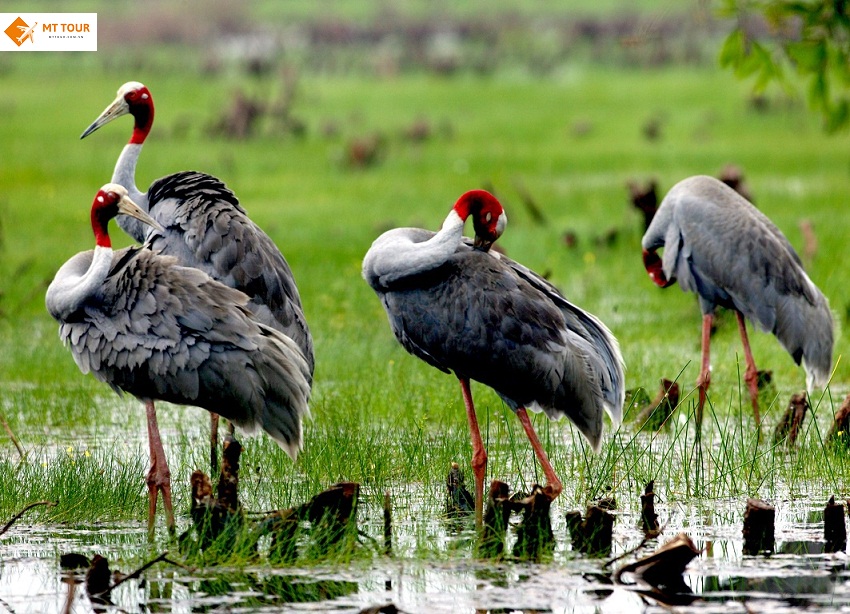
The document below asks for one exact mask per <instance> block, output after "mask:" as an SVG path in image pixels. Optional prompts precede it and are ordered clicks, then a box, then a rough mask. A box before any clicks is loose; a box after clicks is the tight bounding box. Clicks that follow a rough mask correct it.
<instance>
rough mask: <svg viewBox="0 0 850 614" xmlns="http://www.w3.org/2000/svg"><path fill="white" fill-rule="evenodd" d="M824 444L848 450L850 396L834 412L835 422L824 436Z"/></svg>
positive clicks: (849, 442)
mask: <svg viewBox="0 0 850 614" xmlns="http://www.w3.org/2000/svg"><path fill="white" fill-rule="evenodd" d="M826 442H827V443H831V444H833V445H840V446H843V447H845V448H850V394H848V395H847V396H846V397H844V400H843V401H842V402H841V407H839V408H838V411H837V412H835V420H834V421H833V423H832V426H831V427H829V432H828V433H827V434H826Z"/></svg>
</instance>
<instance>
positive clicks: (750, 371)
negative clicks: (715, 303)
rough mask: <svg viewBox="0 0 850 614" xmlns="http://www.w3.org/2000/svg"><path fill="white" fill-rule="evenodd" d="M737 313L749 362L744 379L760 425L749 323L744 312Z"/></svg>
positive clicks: (757, 379) (747, 361) (745, 354)
mask: <svg viewBox="0 0 850 614" xmlns="http://www.w3.org/2000/svg"><path fill="white" fill-rule="evenodd" d="M735 315H737V316H738V330H739V331H740V332H741V342H742V343H743V344H744V360H745V361H746V363H747V370H746V371H745V372H744V381H745V382H747V388H749V389H750V400H751V401H752V402H753V416H754V417H755V419H756V426H760V425H761V418H760V417H759V372H758V369H757V368H756V361H755V360H753V351H752V350H751V349H750V340H749V338H748V337H747V323H746V321H744V314H742V313H741V312H740V311H736V312H735Z"/></svg>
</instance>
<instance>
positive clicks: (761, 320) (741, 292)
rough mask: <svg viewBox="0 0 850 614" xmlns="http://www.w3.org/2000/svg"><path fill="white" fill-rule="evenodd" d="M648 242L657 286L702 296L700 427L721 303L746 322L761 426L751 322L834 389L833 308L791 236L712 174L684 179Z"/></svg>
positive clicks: (741, 325)
mask: <svg viewBox="0 0 850 614" xmlns="http://www.w3.org/2000/svg"><path fill="white" fill-rule="evenodd" d="M641 245H642V247H643V262H644V266H645V267H646V271H647V273H649V277H650V279H652V281H653V282H654V283H655V284H656V285H658V286H660V287H662V288H666V287H667V286H669V285H671V284H672V283H673V282H675V281H678V282H679V286H680V287H681V288H682V290H683V291H690V292H695V293H696V294H697V297H698V298H699V304H700V308H701V309H702V314H703V317H702V364H701V368H700V374H699V377H698V379H697V386H698V388H699V405H698V407H697V422H698V423H702V412H703V407H704V405H705V401H706V394H707V392H708V386H709V383H710V381H711V373H710V361H709V345H710V341H711V337H710V335H711V325H712V322H713V319H714V311H715V309H716V308H717V306H721V307H726V308H728V309H732V310H734V311H735V314H736V316H737V319H738V330H739V331H740V334H741V341H742V343H743V345H744V360H745V361H746V365H747V368H746V371H745V373H744V381H745V382H746V384H747V387H748V389H749V393H750V399H751V400H752V404H753V415H754V417H755V422H756V424H759V423H760V418H759V408H758V370H757V369H756V365H755V361H754V359H753V353H752V350H751V349H750V343H749V340H748V338H747V325H746V321H745V320H750V322H752V323H753V324H754V325H756V326H758V327H759V328H760V329H761V330H763V331H770V332H772V333H773V334H774V335H775V336H776V338H777V339H778V340H779V343H781V344H782V347H784V348H785V350H786V351H787V352H788V353H789V354H790V355H791V357H792V358H793V359H794V362H795V363H797V364H798V365H799V364H800V363H801V362H802V363H803V367H804V368H805V370H806V386H807V388H808V389H809V391H811V389H812V387H813V386H817V387H819V388H821V387H823V386H826V383H827V381H828V380H829V374H830V369H831V365H832V348H833V341H834V339H833V320H832V313H831V312H830V310H829V304H828V303H827V300H826V298H825V297H824V295H823V293H821V291H820V290H819V289H818V288H817V286H815V284H814V283H812V280H811V279H809V276H808V275H806V272H805V271H804V270H803V266H802V264H801V263H800V258H799V257H798V256H797V253H796V252H795V251H794V248H793V247H792V246H791V244H790V243H789V242H788V239H786V238H785V236H784V235H783V234H782V232H780V230H779V229H778V228H777V227H776V226H775V225H774V224H773V222H771V221H770V220H769V219H768V218H767V216H765V215H764V214H763V213H762V212H761V211H759V210H758V209H756V208H755V207H754V206H753V205H752V204H750V203H749V202H748V201H747V200H746V199H745V198H744V197H742V196H741V195H740V194H738V193H737V192H736V191H735V190H733V189H732V188H730V187H729V186H727V185H726V184H724V183H723V182H721V181H719V180H718V179H715V178H713V177H708V176H704V175H698V176H695V177H689V178H688V179H684V180H682V181H680V182H679V183H677V184H676V185H675V186H673V188H671V190H670V191H669V192H668V193H667V196H665V197H664V200H663V201H662V202H661V206H660V207H659V208H658V212H657V213H656V214H655V217H654V218H653V219H652V223H651V224H650V225H649V228H648V229H647V231H646V233H645V234H644V235H643V240H642V241H641ZM662 247H663V248H664V253H663V256H659V255H658V252H657V250H658V249H660V248H662Z"/></svg>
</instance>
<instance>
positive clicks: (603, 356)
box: [502, 256, 626, 424]
mask: <svg viewBox="0 0 850 614" xmlns="http://www.w3.org/2000/svg"><path fill="white" fill-rule="evenodd" d="M502 260H503V261H504V262H505V264H506V265H507V266H510V267H511V268H512V269H513V270H514V271H515V272H516V274H517V275H519V276H520V277H522V278H523V279H524V280H525V281H526V282H528V283H529V284H530V285H531V286H533V287H534V288H536V289H538V290H539V291H540V292H542V293H543V294H545V295H546V296H547V297H548V298H549V299H550V300H551V301H552V302H553V303H554V304H555V305H556V306H557V307H558V308H559V309H560V310H561V313H562V314H563V316H564V322H565V324H566V326H567V328H568V329H569V330H571V331H573V332H574V333H575V334H576V335H579V336H580V337H581V338H582V339H583V340H584V341H585V342H587V344H589V351H588V352H587V355H586V356H587V358H586V359H587V361H588V368H589V370H590V371H591V378H592V379H593V380H594V381H596V382H598V385H599V386H600V387H601V389H602V395H603V397H604V399H605V409H606V411H608V414H609V415H610V416H611V419H612V420H613V421H614V423H615V424H619V423H620V421H621V420H622V417H623V403H624V401H625V396H626V387H625V381H626V377H625V372H624V371H625V364H624V361H623V355H622V354H621V353H620V344H619V343H618V342H617V339H616V338H615V337H614V335H613V334H612V333H611V331H610V330H609V329H608V327H607V326H605V324H603V323H602V321H601V320H600V319H599V318H597V317H596V316H594V315H593V314H591V313H588V312H587V311H585V310H583V309H581V308H580V307H578V306H576V305H574V304H572V303H571V302H570V301H568V300H567V299H566V298H565V297H564V296H563V294H561V292H560V290H558V288H557V287H555V286H554V285H553V284H552V283H550V282H549V281H547V280H546V279H544V278H542V277H540V275H538V274H537V273H535V272H534V271H532V270H531V269H529V268H528V267H526V266H523V265H522V264H519V263H518V262H515V261H514V260H511V259H510V258H506V257H504V256H503V257H502Z"/></svg>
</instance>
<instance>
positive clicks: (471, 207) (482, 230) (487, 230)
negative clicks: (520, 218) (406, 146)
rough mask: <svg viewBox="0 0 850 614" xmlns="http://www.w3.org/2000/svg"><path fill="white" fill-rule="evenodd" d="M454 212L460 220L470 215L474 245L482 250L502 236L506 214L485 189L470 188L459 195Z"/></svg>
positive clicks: (488, 247) (485, 249)
mask: <svg viewBox="0 0 850 614" xmlns="http://www.w3.org/2000/svg"><path fill="white" fill-rule="evenodd" d="M454 212H455V213H457V215H458V216H459V217H460V219H462V220H466V219H467V218H468V217H470V216H471V217H472V226H473V228H474V229H475V247H477V248H478V249H481V250H483V251H485V252H486V251H487V250H488V249H490V246H491V245H492V244H493V243H494V242H495V241H496V239H498V238H499V237H501V236H502V233H503V232H504V231H505V225H506V224H507V223H508V216H507V215H505V210H504V209H503V208H502V204H501V203H500V202H499V201H498V200H497V199H496V197H495V196H493V195H492V194H490V192H487V191H486V190H470V191H469V192H466V193H464V194H463V196H461V197H460V198H459V199H458V200H457V202H456V203H455V206H454Z"/></svg>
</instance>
